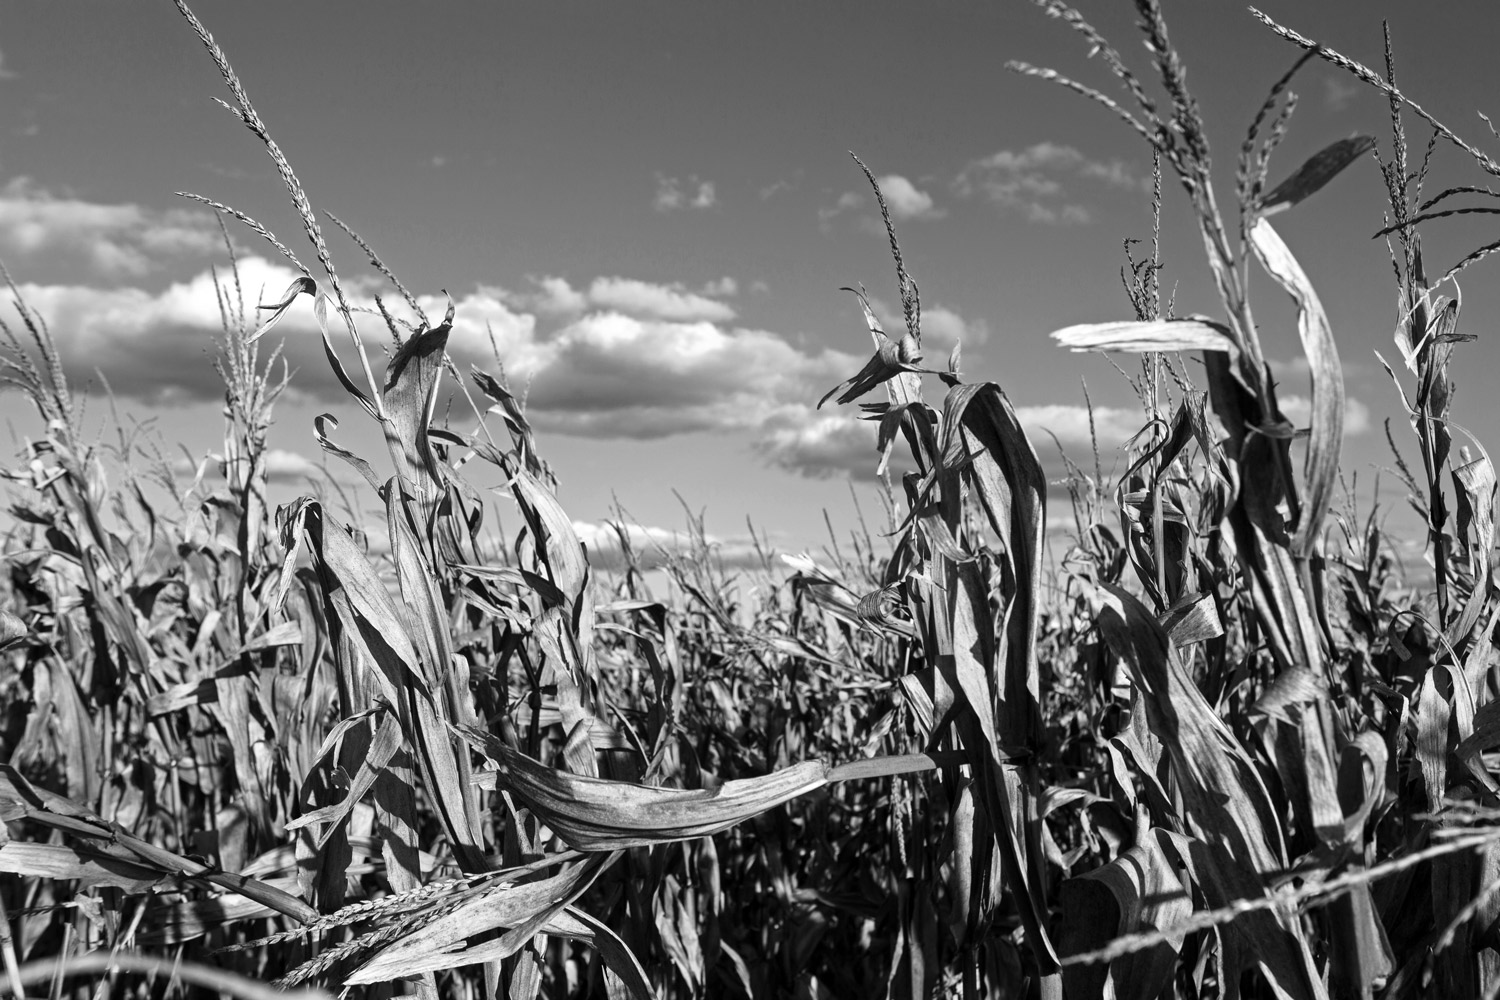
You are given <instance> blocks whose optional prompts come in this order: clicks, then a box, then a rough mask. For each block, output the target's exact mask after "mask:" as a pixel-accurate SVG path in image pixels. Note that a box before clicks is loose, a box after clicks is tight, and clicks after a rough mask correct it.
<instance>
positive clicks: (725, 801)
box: [460, 727, 828, 851]
mask: <svg viewBox="0 0 1500 1000" xmlns="http://www.w3.org/2000/svg"><path fill="white" fill-rule="evenodd" d="M460 732H461V734H462V735H463V736H464V738H465V739H467V740H468V741H469V743H470V745H472V746H473V747H474V748H475V749H476V750H479V751H480V752H481V753H483V754H484V755H485V756H486V757H488V758H489V759H490V760H491V761H493V762H494V763H495V765H496V771H497V773H496V782H497V786H498V787H499V788H501V789H503V790H505V791H508V792H510V793H511V794H512V795H513V796H515V797H516V798H517V799H519V800H520V801H521V802H524V803H525V804H526V805H527V807H528V808H530V809H531V810H532V811H533V812H535V813H536V814H537V816H539V817H540V818H541V819H542V821H543V822H545V823H546V824H547V825H548V826H550V827H552V828H553V829H554V830H556V831H557V832H558V834H560V835H561V836H562V838H563V839H564V840H566V841H567V842H568V844H569V846H571V847H573V848H575V849H577V850H580V851H607V850H618V849H621V848H626V847H645V846H649V845H651V844H663V843H669V842H671V841H676V840H693V839H696V838H698V837H704V836H707V835H709V834H712V833H717V832H718V831H720V830H727V829H729V828H730V827H732V826H735V825H736V824H738V823H741V822H743V821H745V820H747V819H749V818H750V817H752V816H756V815H759V814H760V813H763V812H765V811H766V810H767V809H772V808H775V807H776V806H778V805H780V804H781V803H783V802H787V801H790V800H791V799H794V798H797V797H798V796H801V795H806V794H807V793H809V792H812V791H816V790H817V789H819V788H822V787H823V786H824V785H826V784H827V783H828V765H826V764H824V763H823V762H822V761H804V762H802V763H800V764H793V765H792V766H791V767H787V768H783V769H782V770H780V771H774V772H772V773H770V774H767V775H765V776H763V777H759V778H741V779H737V780H734V781H726V782H724V783H723V784H722V785H720V786H719V787H718V788H715V789H712V790H709V789H702V790H695V791H685V790H681V789H670V788H651V787H647V786H644V785H634V784H630V783H628V782H624V781H611V780H608V779H604V778H589V777H583V776H580V775H576V774H569V773H568V772H566V771H559V770H557V769H555V768H550V767H547V766H546V765H544V764H541V763H539V762H538V761H535V760H533V759H532V758H530V757H528V756H526V755H525V754H522V753H519V752H517V751H515V750H512V749H511V748H510V747H508V746H506V745H505V744H504V743H502V742H501V741H500V740H498V739H496V738H495V737H493V736H491V735H490V734H489V733H487V732H485V731H484V730H482V729H478V728H475V727H468V728H465V729H462V730H460Z"/></svg>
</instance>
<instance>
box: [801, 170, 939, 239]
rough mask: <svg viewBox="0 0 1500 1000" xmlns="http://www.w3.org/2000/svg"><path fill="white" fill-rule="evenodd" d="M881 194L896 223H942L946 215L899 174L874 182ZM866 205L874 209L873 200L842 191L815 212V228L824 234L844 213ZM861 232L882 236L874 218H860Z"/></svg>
mask: <svg viewBox="0 0 1500 1000" xmlns="http://www.w3.org/2000/svg"><path fill="white" fill-rule="evenodd" d="M876 183H877V184H879V185H880V193H881V194H882V195H883V196H884V197H885V205H886V208H887V209H888V210H889V211H890V213H891V218H892V219H894V220H896V221H897V222H915V221H926V220H931V219H941V218H942V217H943V216H945V215H947V214H948V210H947V209H945V208H939V207H938V205H937V203H936V202H935V201H934V200H933V197H932V195H931V194H929V193H928V192H926V191H923V190H922V189H921V188H919V187H917V186H916V185H915V184H913V183H912V182H911V181H909V180H907V179H906V178H905V177H903V176H901V175H900V174H886V175H885V176H884V177H878V178H876ZM867 203H869V204H871V205H872V207H873V199H866V197H865V196H864V195H863V194H860V193H859V192H857V191H845V192H844V193H843V194H841V195H839V198H838V201H836V202H835V203H834V204H833V205H832V206H830V207H825V208H820V209H818V224H819V226H821V227H822V228H823V230H824V231H825V232H826V231H827V230H828V228H829V224H830V223H831V222H832V221H833V220H834V219H835V218H836V217H838V216H840V215H842V214H844V213H845V212H852V211H855V210H857V209H860V208H863V207H864V206H865V205H866V204H867ZM859 223H860V228H861V229H863V230H865V231H866V232H870V233H873V234H875V235H878V236H884V235H885V226H884V225H883V224H882V223H881V221H880V219H879V218H877V217H876V216H874V215H865V216H862V217H861V218H860V220H859Z"/></svg>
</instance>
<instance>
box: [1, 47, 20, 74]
mask: <svg viewBox="0 0 1500 1000" xmlns="http://www.w3.org/2000/svg"><path fill="white" fill-rule="evenodd" d="M17 75H18V74H17V73H16V72H15V71H14V70H12V69H10V68H9V67H7V66H6V65H5V53H3V52H0V80H14V79H15V78H16V77H17Z"/></svg>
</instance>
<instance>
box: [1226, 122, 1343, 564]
mask: <svg viewBox="0 0 1500 1000" xmlns="http://www.w3.org/2000/svg"><path fill="white" fill-rule="evenodd" d="M1368 148H1369V147H1368V146H1367V147H1365V149H1368ZM1337 169H1338V170H1341V169H1343V167H1342V165H1341V166H1339V167H1338V168H1337ZM1334 172H1335V173H1336V172H1337V170H1335V171H1334ZM1325 181H1326V178H1325ZM1320 186H1321V185H1320ZM1314 190H1316V188H1314ZM1250 243H1251V245H1252V246H1253V247H1254V248H1255V255H1256V256H1257V257H1258V258H1259V259H1260V263H1261V266H1262V267H1264V268H1265V269H1266V273H1267V274H1269V275H1270V276H1271V277H1272V278H1275V279H1276V281H1277V283H1279V284H1280V285H1281V287H1282V288H1284V289H1286V292H1287V294H1288V295H1290V296H1291V297H1292V300H1293V301H1295V302H1296V303H1297V332H1298V334H1299V335H1300V336H1301V338H1302V350H1303V352H1304V353H1305V354H1306V355H1307V363H1308V368H1309V370H1310V373H1311V375H1312V435H1311V437H1310V438H1309V439H1308V443H1307V461H1306V463H1305V467H1304V469H1303V478H1304V480H1305V484H1304V489H1303V496H1302V516H1301V519H1300V520H1299V522H1298V524H1297V535H1296V538H1294V539H1293V541H1292V554H1293V555H1295V556H1298V557H1299V558H1306V557H1307V556H1308V555H1310V554H1311V553H1312V551H1313V547H1314V546H1315V545H1316V544H1317V543H1318V537H1319V533H1320V532H1321V531H1322V527H1323V517H1324V515H1325V514H1326V513H1327V512H1328V504H1329V501H1330V500H1331V499H1332V497H1333V489H1334V485H1335V483H1336V482H1337V480H1338V473H1339V449H1340V448H1342V447H1343V443H1344V371H1343V366H1342V365H1341V364H1340V363H1339V352H1338V347H1337V346H1336V345H1335V344H1334V342H1333V331H1332V330H1331V329H1329V326H1328V316H1327V314H1326V313H1324V311H1323V303H1322V302H1321V301H1320V300H1319V299H1318V293H1317V291H1316V290H1314V288H1313V286H1312V282H1311V281H1309V280H1308V278H1307V274H1306V273H1305V272H1304V271H1303V270H1302V265H1301V264H1299V263H1297V258H1296V257H1293V256H1292V252H1291V250H1289V249H1288V248H1287V245H1286V244H1285V243H1284V242H1282V239H1281V237H1280V236H1279V235H1277V233H1276V230H1275V229H1273V228H1271V224H1270V223H1269V222H1267V221H1266V220H1264V219H1260V220H1258V221H1257V222H1256V223H1255V225H1254V227H1252V228H1251V230H1250Z"/></svg>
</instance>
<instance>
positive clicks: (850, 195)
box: [818, 191, 865, 233]
mask: <svg viewBox="0 0 1500 1000" xmlns="http://www.w3.org/2000/svg"><path fill="white" fill-rule="evenodd" d="M864 203H865V198H864V195H861V194H855V193H854V192H853V191H845V192H844V193H843V194H841V195H839V200H838V201H836V202H834V204H833V207H831V208H820V209H818V228H819V229H821V230H823V231H824V232H825V233H826V232H828V229H829V224H830V223H831V222H833V220H834V219H835V218H837V217H838V216H840V215H842V214H843V213H845V212H849V211H852V210H854V209H856V208H859V207H860V206H861V205H863V204H864Z"/></svg>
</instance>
